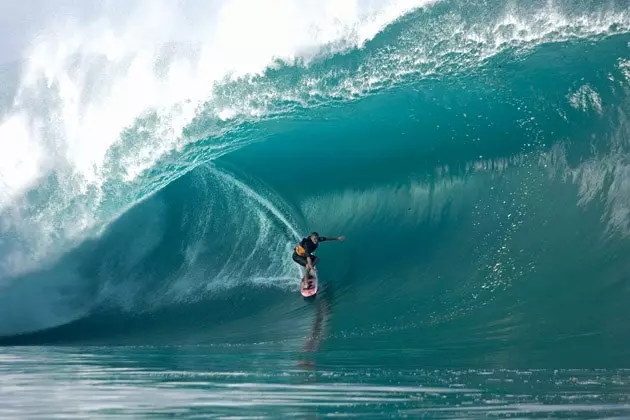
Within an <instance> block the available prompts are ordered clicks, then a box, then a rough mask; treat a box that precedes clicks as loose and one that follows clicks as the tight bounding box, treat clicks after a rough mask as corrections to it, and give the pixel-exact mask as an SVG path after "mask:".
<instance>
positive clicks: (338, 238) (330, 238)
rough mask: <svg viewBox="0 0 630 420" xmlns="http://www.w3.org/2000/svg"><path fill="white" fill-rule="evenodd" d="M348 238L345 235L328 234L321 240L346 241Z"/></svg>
mask: <svg viewBox="0 0 630 420" xmlns="http://www.w3.org/2000/svg"><path fill="white" fill-rule="evenodd" d="M345 239H346V237H345V236H343V235H342V236H326V237H323V238H320V241H322V242H324V241H344V240H345Z"/></svg>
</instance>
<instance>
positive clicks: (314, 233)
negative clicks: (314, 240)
mask: <svg viewBox="0 0 630 420" xmlns="http://www.w3.org/2000/svg"><path fill="white" fill-rule="evenodd" d="M311 236H317V237H318V238H319V233H317V232H311Z"/></svg>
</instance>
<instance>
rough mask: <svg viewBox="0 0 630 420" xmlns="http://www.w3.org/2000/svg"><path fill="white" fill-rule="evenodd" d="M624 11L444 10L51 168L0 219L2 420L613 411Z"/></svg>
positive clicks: (624, 266)
mask: <svg viewBox="0 0 630 420" xmlns="http://www.w3.org/2000/svg"><path fill="white" fill-rule="evenodd" d="M628 6H629V4H628V3H627V2H623V1H619V2H606V3H605V4H602V3H601V2H592V3H588V4H587V3H584V2H559V3H554V4H552V3H547V2H534V3H527V4H525V3H523V4H520V3H509V4H503V3H501V2H470V3H466V4H464V3H463V2H459V1H444V2H438V3H436V4H433V5H429V6H426V7H424V8H420V9H417V10H414V11H412V12H409V13H407V14H405V15H404V16H402V17H400V18H399V19H398V20H396V21H394V22H392V23H391V24H389V25H388V26H386V27H385V28H383V29H382V30H381V31H380V32H379V33H378V34H377V35H376V36H375V37H374V38H373V39H370V40H368V41H367V42H366V43H365V44H364V45H362V46H360V47H358V48H350V49H343V50H341V51H338V52H331V53H326V54H323V55H322V56H321V57H319V58H317V59H315V60H314V61H313V62H309V63H307V64H304V63H290V64H287V63H282V64H277V65H276V66H274V67H272V68H269V69H268V70H267V71H266V72H265V73H264V74H263V75H259V76H251V77H250V76H246V77H244V78H239V79H236V80H232V81H224V82H221V83H219V84H217V85H216V86H215V88H214V90H213V95H212V97H211V98H208V100H207V101H205V102H204V104H203V106H202V107H201V108H199V109H197V110H196V111H195V118H194V119H193V120H192V121H191V122H190V123H188V124H187V125H186V126H185V127H184V130H183V133H182V138H183V139H185V140H186V141H182V142H181V143H179V144H178V146H177V147H172V148H169V149H168V152H166V153H163V154H162V155H161V156H160V158H159V159H157V160H156V161H155V162H154V163H153V164H152V165H150V166H149V167H147V168H145V169H144V170H143V171H140V173H139V175H138V176H136V177H128V176H127V175H128V172H126V171H128V170H129V166H130V162H132V163H138V162H144V161H143V159H144V158H146V155H143V152H142V150H143V149H141V145H143V144H145V142H146V143H150V142H151V141H155V139H159V138H160V135H161V133H162V131H160V130H161V128H160V127H161V125H160V124H161V122H162V121H163V119H164V118H167V117H168V116H167V117H165V116H164V110H159V111H155V113H149V114H143V115H141V116H138V117H137V119H136V120H135V122H134V124H133V125H132V126H129V127H127V128H126V129H125V130H124V131H123V132H122V133H121V134H120V139H121V140H120V141H119V142H117V143H116V144H114V145H113V146H111V147H110V148H109V149H108V151H107V155H106V160H105V163H104V166H103V168H104V169H103V172H101V175H103V177H102V180H103V182H102V183H101V184H98V187H94V185H92V184H89V183H88V184H87V185H88V186H87V187H86V188H84V189H80V188H75V187H74V185H75V184H74V182H79V183H81V182H83V181H84V180H83V179H82V178H79V177H75V175H73V174H70V175H69V174H68V173H67V172H64V171H65V169H58V170H56V171H51V172H49V173H47V174H46V175H45V176H44V177H42V178H40V179H39V180H38V181H37V183H36V184H34V185H33V186H30V187H29V188H28V189H26V190H25V191H24V192H23V193H21V195H18V196H17V198H15V197H12V200H13V201H12V205H10V206H4V207H0V217H1V220H0V221H1V222H2V223H1V229H2V230H1V231H0V232H1V233H2V237H1V239H2V240H1V241H0V253H1V254H0V255H2V256H3V259H2V271H0V279H1V280H2V282H1V283H0V344H2V345H3V346H4V347H2V348H1V349H0V371H1V372H2V380H1V381H0V416H2V417H4V418H22V417H23V418H51V417H54V416H59V417H61V418H101V417H104V418H108V417H116V416H119V415H120V416H128V417H133V418H142V417H145V416H147V417H153V416H155V417H169V416H171V417H178V416H179V417H184V418H188V417H191V418H228V417H229V416H235V417H239V418H248V417H256V418H258V417H265V418H267V417H268V418H280V417H297V418H318V417H328V416H357V417H362V418H363V417H365V418H380V417H399V416H405V417H410V418H420V417H437V418H451V417H456V418H476V417H510V418H549V417H553V418H576V417H579V418H594V417H607V418H617V417H618V418H624V417H628V416H630V404H629V403H628V395H630V394H629V391H630V386H629V381H630V371H629V370H628V369H629V368H630V366H629V365H628V360H629V356H630V350H629V348H630V347H629V344H630V326H629V325H630V324H629V323H628V316H629V312H628V302H630V258H629V257H630V241H629V234H630V224H629V223H630V163H629V162H630V154H629V152H630V122H629V120H628V119H629V117H630V31H629V29H630V14H629V12H628V10H630V9H629V7H628ZM7 89H9V88H7ZM15 106H17V105H15ZM9 108H10V107H9ZM220 110H223V111H225V110H229V112H228V113H227V114H221V112H219V111H220ZM173 112H175V111H173ZM226 112H227V111H226ZM226 115H227V116H226ZM147 133H149V134H147ZM1 140H5V139H1ZM2 147H3V148H5V147H7V149H6V150H9V149H8V147H9V143H8V142H7V143H2ZM132 166H133V165H132ZM0 168H2V166H0ZM3 175H6V174H3ZM77 179H79V180H78V181H77ZM80 185H84V184H80ZM77 190H80V191H79V192H77ZM7 195H8V193H7ZM0 203H3V202H0ZM58 203H60V204H59V205H58V206H57V204H58ZM50 209H54V211H53V210H50ZM49 210H50V211H49ZM85 215H89V216H90V217H92V218H93V219H94V220H96V221H97V222H95V223H93V224H90V225H86V227H84V228H83V230H82V231H81V232H82V233H81V234H79V235H76V234H74V233H72V234H71V233H68V232H69V231H70V229H69V228H67V227H68V226H70V225H71V222H74V221H76V220H82V219H81V218H82V217H84V216H85ZM47 218H48V219H47ZM16 220H17V222H16ZM42 220H45V221H46V222H47V223H49V224H46V226H50V230H45V229H43V230H40V231H36V232H39V233H38V234H41V232H43V231H46V232H47V236H46V241H45V243H46V246H47V248H46V252H45V253H44V254H40V253H39V252H40V249H39V248H38V249H37V252H35V250H34V248H31V246H32V244H38V245H39V244H41V243H43V239H42V238H43V237H40V236H37V234H31V233H29V234H26V233H25V232H26V230H25V228H24V226H29V227H31V226H33V225H36V226H40V223H42ZM73 226H74V225H73ZM312 230H317V231H318V232H320V234H322V235H328V236H337V235H345V236H346V238H347V239H346V241H345V242H341V243H339V242H333V243H323V244H322V245H321V246H320V248H319V249H318V250H317V255H319V257H320V259H321V262H320V263H319V273H320V274H319V275H320V280H321V290H320V292H319V293H318V296H317V298H316V299H315V300H314V301H305V300H303V299H302V298H301V296H300V295H299V292H298V282H299V277H300V275H301V273H300V271H299V269H298V267H297V266H296V265H295V264H294V263H293V262H292V260H291V252H292V248H293V246H294V244H295V243H296V241H298V240H299V239H300V237H301V236H302V235H305V234H306V233H308V232H310V231H312ZM29 232H30V231H29ZM50 232H53V233H52V234H49V233H50ZM72 232H74V231H72ZM51 238H52V239H51ZM16 255H19V256H23V255H28V256H32V255H36V257H37V258H34V260H35V261H36V264H34V265H33V264H30V265H28V268H27V269H22V270H15V264H14V263H15V262H16V261H17V262H18V263H20V262H21V261H22V260H21V259H20V258H17V257H16ZM29 261H31V260H29Z"/></svg>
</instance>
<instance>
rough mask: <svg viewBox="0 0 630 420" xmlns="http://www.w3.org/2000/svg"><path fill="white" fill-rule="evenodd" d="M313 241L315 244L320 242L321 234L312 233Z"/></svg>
mask: <svg viewBox="0 0 630 420" xmlns="http://www.w3.org/2000/svg"><path fill="white" fill-rule="evenodd" d="M311 241H313V243H314V244H316V243H317V242H319V233H317V232H313V233H311Z"/></svg>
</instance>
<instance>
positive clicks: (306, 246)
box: [293, 232, 346, 284]
mask: <svg viewBox="0 0 630 420" xmlns="http://www.w3.org/2000/svg"><path fill="white" fill-rule="evenodd" d="M345 239H346V238H345V236H338V237H334V236H330V237H326V236H319V233H317V232H313V233H311V234H310V235H309V236H306V237H304V238H302V240H301V241H300V243H299V244H297V245H296V246H295V251H293V261H295V262H296V263H298V264H299V265H301V266H302V267H305V268H306V272H305V273H304V277H303V278H302V283H303V284H306V282H307V281H308V279H309V273H310V272H312V271H315V265H316V264H317V261H319V258H317V257H316V256H315V255H313V252H315V250H316V249H317V246H318V244H319V243H320V242H325V241H343V240H345Z"/></svg>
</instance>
